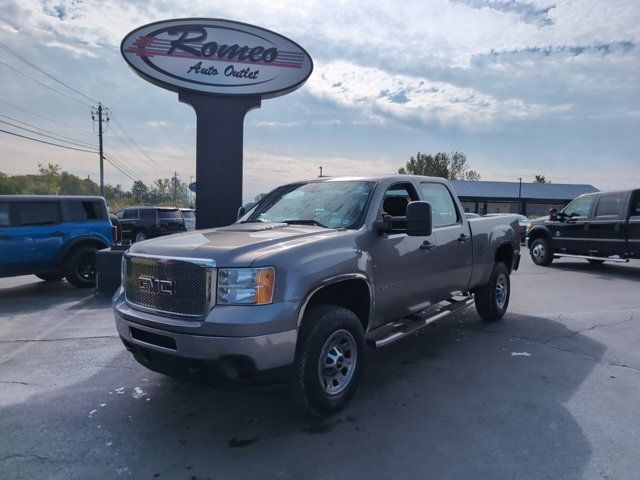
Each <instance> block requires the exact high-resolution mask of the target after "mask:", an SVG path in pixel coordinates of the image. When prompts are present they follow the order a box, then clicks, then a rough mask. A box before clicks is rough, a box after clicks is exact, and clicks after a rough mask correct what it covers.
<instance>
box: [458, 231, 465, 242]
mask: <svg viewBox="0 0 640 480" xmlns="http://www.w3.org/2000/svg"><path fill="white" fill-rule="evenodd" d="M458 241H459V242H460V243H464V242H466V241H467V236H466V235H465V234H464V233H461V234H460V236H459V237H458Z"/></svg>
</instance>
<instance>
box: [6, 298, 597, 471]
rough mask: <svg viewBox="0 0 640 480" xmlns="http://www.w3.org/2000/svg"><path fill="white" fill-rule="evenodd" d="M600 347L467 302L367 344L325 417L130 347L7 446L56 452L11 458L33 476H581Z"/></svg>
mask: <svg viewBox="0 0 640 480" xmlns="http://www.w3.org/2000/svg"><path fill="white" fill-rule="evenodd" d="M566 339H570V341H571V345H570V348H565V347H566V346H563V348H562V349H559V348H556V347H555V345H557V342H562V341H564V340H566ZM572 351H575V352H579V354H577V353H576V354H574V353H572ZM603 351H604V347H603V345H602V344H600V343H598V342H596V341H594V340H592V339H590V338H587V337H586V336H584V335H582V334H578V333H576V332H574V331H572V330H569V329H567V328H566V327H565V326H564V325H562V324H561V323H558V322H555V321H552V320H549V319H546V318H539V317H530V316H523V315H508V317H507V318H506V319H505V320H504V321H503V322H500V323H498V324H486V323H482V322H480V320H479V319H478V317H477V315H476V314H475V311H473V310H470V311H467V312H464V313H462V314H460V315H455V316H453V318H449V319H447V320H446V321H442V322H440V323H436V324H434V325H432V326H430V327H428V328H427V329H426V331H423V332H422V333H420V334H418V335H415V336H412V337H410V338H408V339H406V340H404V341H402V342H399V343H398V344H395V345H392V346H390V347H389V348H388V349H386V350H382V351H375V352H370V353H369V354H368V357H369V358H368V360H369V361H368V368H367V370H366V372H365V375H364V377H363V382H362V386H361V388H360V391H359V392H358V394H357V395H356V397H355V398H354V399H353V401H352V403H351V404H350V405H349V406H348V407H347V408H346V409H345V410H344V411H343V412H341V413H339V414H336V415H334V416H333V417H329V418H325V419H319V420H318V419H311V418H310V417H308V416H307V415H305V414H303V413H301V412H299V411H298V410H297V409H295V408H294V406H293V405H292V403H291V401H290V397H289V395H288V392H287V391H286V390H284V389H280V390H278V389H276V390H274V389H270V390H269V391H264V392H258V393H256V392H252V393H247V392H235V391H227V390H220V389H216V388H212V387H206V386H200V385H193V384H186V383H179V382H176V381H173V380H171V379H169V378H166V377H163V376H161V375H157V374H155V373H153V372H150V371H147V370H145V369H143V368H142V367H140V366H138V365H137V364H135V363H134V362H133V361H132V360H131V358H130V357H129V355H128V354H127V353H122V354H120V355H117V356H116V358H115V359H114V360H113V362H112V365H110V366H111V367H112V368H103V369H101V370H100V371H99V373H97V374H95V375H94V376H91V377H89V378H88V379H86V380H84V381H82V382H80V383H77V384H75V385H72V386H70V387H66V388H64V389H62V390H57V391H53V392H50V393H48V394H43V395H39V396H37V397H31V398H30V399H29V400H28V401H26V402H25V403H23V404H19V405H13V406H10V407H7V408H5V409H4V410H3V415H2V417H3V418H4V420H0V429H2V431H3V432H6V433H5V434H4V439H3V442H2V443H3V444H4V447H0V454H2V455H12V454H16V453H18V452H13V451H11V450H9V449H8V447H10V446H11V447H12V448H13V447H14V446H15V448H16V449H19V448H21V447H20V446H22V445H25V444H29V448H28V451H29V452H30V453H32V454H33V455H41V456H44V457H47V458H49V459H50V461H31V462H26V461H25V462H23V463H19V464H14V466H13V468H14V470H12V472H14V473H15V472H16V471H19V472H22V473H24V474H25V477H30V478H31V477H36V476H38V475H43V476H44V477H52V476H55V475H56V474H61V475H62V476H69V477H74V478H108V477H111V476H116V474H119V473H121V472H125V473H126V474H127V475H131V476H132V477H131V478H197V479H200V478H243V479H247V478H260V479H263V478H275V477H277V478H293V479H298V478H335V479H341V478H425V475H427V472H428V476H429V478H491V479H498V478H524V477H526V478H580V477H581V472H582V469H583V468H584V467H585V465H586V463H587V462H588V460H589V458H590V454H591V448H590V444H589V441H588V439H587V438H586V437H585V434H584V433H583V431H582V429H581V426H580V424H579V423H578V422H577V421H576V419H575V418H574V417H573V415H572V413H571V412H570V411H568V410H567V407H566V405H567V403H568V401H569V400H570V399H571V398H572V396H574V393H575V392H576V390H577V389H578V387H579V386H580V384H581V383H582V382H583V381H584V379H585V378H586V377H587V376H588V375H589V374H590V372H591V371H592V369H593V368H594V365H596V363H597V362H598V361H599V359H600V358H601V356H602V354H603ZM78 361H82V359H81V358H79V359H78ZM103 403H104V404H105V405H104V406H102V405H103ZM90 412H92V413H90ZM88 414H89V415H88ZM62 438H64V441H62V440H61V439H62ZM61 442H62V443H61ZM2 450H6V451H4V452H3V451H2ZM22 453H24V452H22ZM2 455H0V456H2ZM6 466H7V464H5V467H6ZM16 469H17V470H16ZM0 472H2V464H0ZM12 478H15V475H14V476H12Z"/></svg>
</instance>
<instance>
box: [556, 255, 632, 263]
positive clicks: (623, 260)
mask: <svg viewBox="0 0 640 480" xmlns="http://www.w3.org/2000/svg"><path fill="white" fill-rule="evenodd" d="M553 256H554V257H563V258H582V259H583V260H602V261H603V262H616V263H629V259H628V258H613V257H592V256H590V255H571V254H569V253H554V254H553Z"/></svg>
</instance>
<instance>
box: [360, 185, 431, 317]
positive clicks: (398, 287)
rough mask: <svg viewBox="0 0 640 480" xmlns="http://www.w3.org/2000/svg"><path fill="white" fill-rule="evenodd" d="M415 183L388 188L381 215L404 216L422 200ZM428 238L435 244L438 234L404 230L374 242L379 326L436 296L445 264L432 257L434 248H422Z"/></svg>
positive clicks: (413, 309)
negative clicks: (413, 233) (409, 206)
mask: <svg viewBox="0 0 640 480" xmlns="http://www.w3.org/2000/svg"><path fill="white" fill-rule="evenodd" d="M419 199H420V198H419V196H418V193H417V191H416V189H415V187H414V186H413V184H411V183H408V182H401V183H396V184H394V185H392V186H390V187H388V188H387V190H386V192H385V194H384V197H383V199H382V202H381V204H380V205H379V206H378V207H377V208H378V218H379V219H380V220H382V215H383V214H386V215H392V216H405V215H406V210H407V204H408V203H409V202H410V201H415V200H419ZM425 241H427V242H430V244H431V245H433V246H435V241H436V240H435V235H434V234H432V235H431V236H429V237H410V236H408V235H407V234H406V233H404V232H398V233H394V232H393V231H391V232H388V233H381V234H379V235H378V237H377V238H376V239H375V240H374V241H373V243H372V247H371V253H372V256H373V259H374V282H375V290H376V291H375V295H376V297H375V298H376V311H377V315H376V318H375V319H374V322H375V324H374V325H373V326H374V327H375V326H378V325H381V324H384V323H387V322H389V321H391V320H394V319H397V318H401V317H404V316H406V315H409V314H411V313H415V312H417V311H420V310H422V309H424V308H426V307H427V306H428V305H429V302H433V301H434V300H435V298H434V297H433V296H432V295H431V294H432V293H433V290H432V288H433V286H434V285H437V282H438V277H439V273H440V270H441V269H442V268H443V266H442V265H436V264H435V263H434V262H433V261H432V259H431V253H432V251H433V249H431V250H427V249H421V248H420V247H422V246H423V243H424V242H425Z"/></svg>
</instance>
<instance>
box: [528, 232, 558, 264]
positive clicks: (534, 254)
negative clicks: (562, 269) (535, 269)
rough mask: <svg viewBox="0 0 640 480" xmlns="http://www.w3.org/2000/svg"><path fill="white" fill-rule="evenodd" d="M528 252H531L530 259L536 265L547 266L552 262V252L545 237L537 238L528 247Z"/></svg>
mask: <svg viewBox="0 0 640 480" xmlns="http://www.w3.org/2000/svg"><path fill="white" fill-rule="evenodd" d="M529 253H530V254H531V260H533V263H535V264H536V265H540V266H542V267H547V266H549V265H551V262H553V252H552V251H551V245H550V244H549V241H548V240H547V239H546V238H537V239H535V240H534V241H533V243H532V244H531V247H529Z"/></svg>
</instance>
